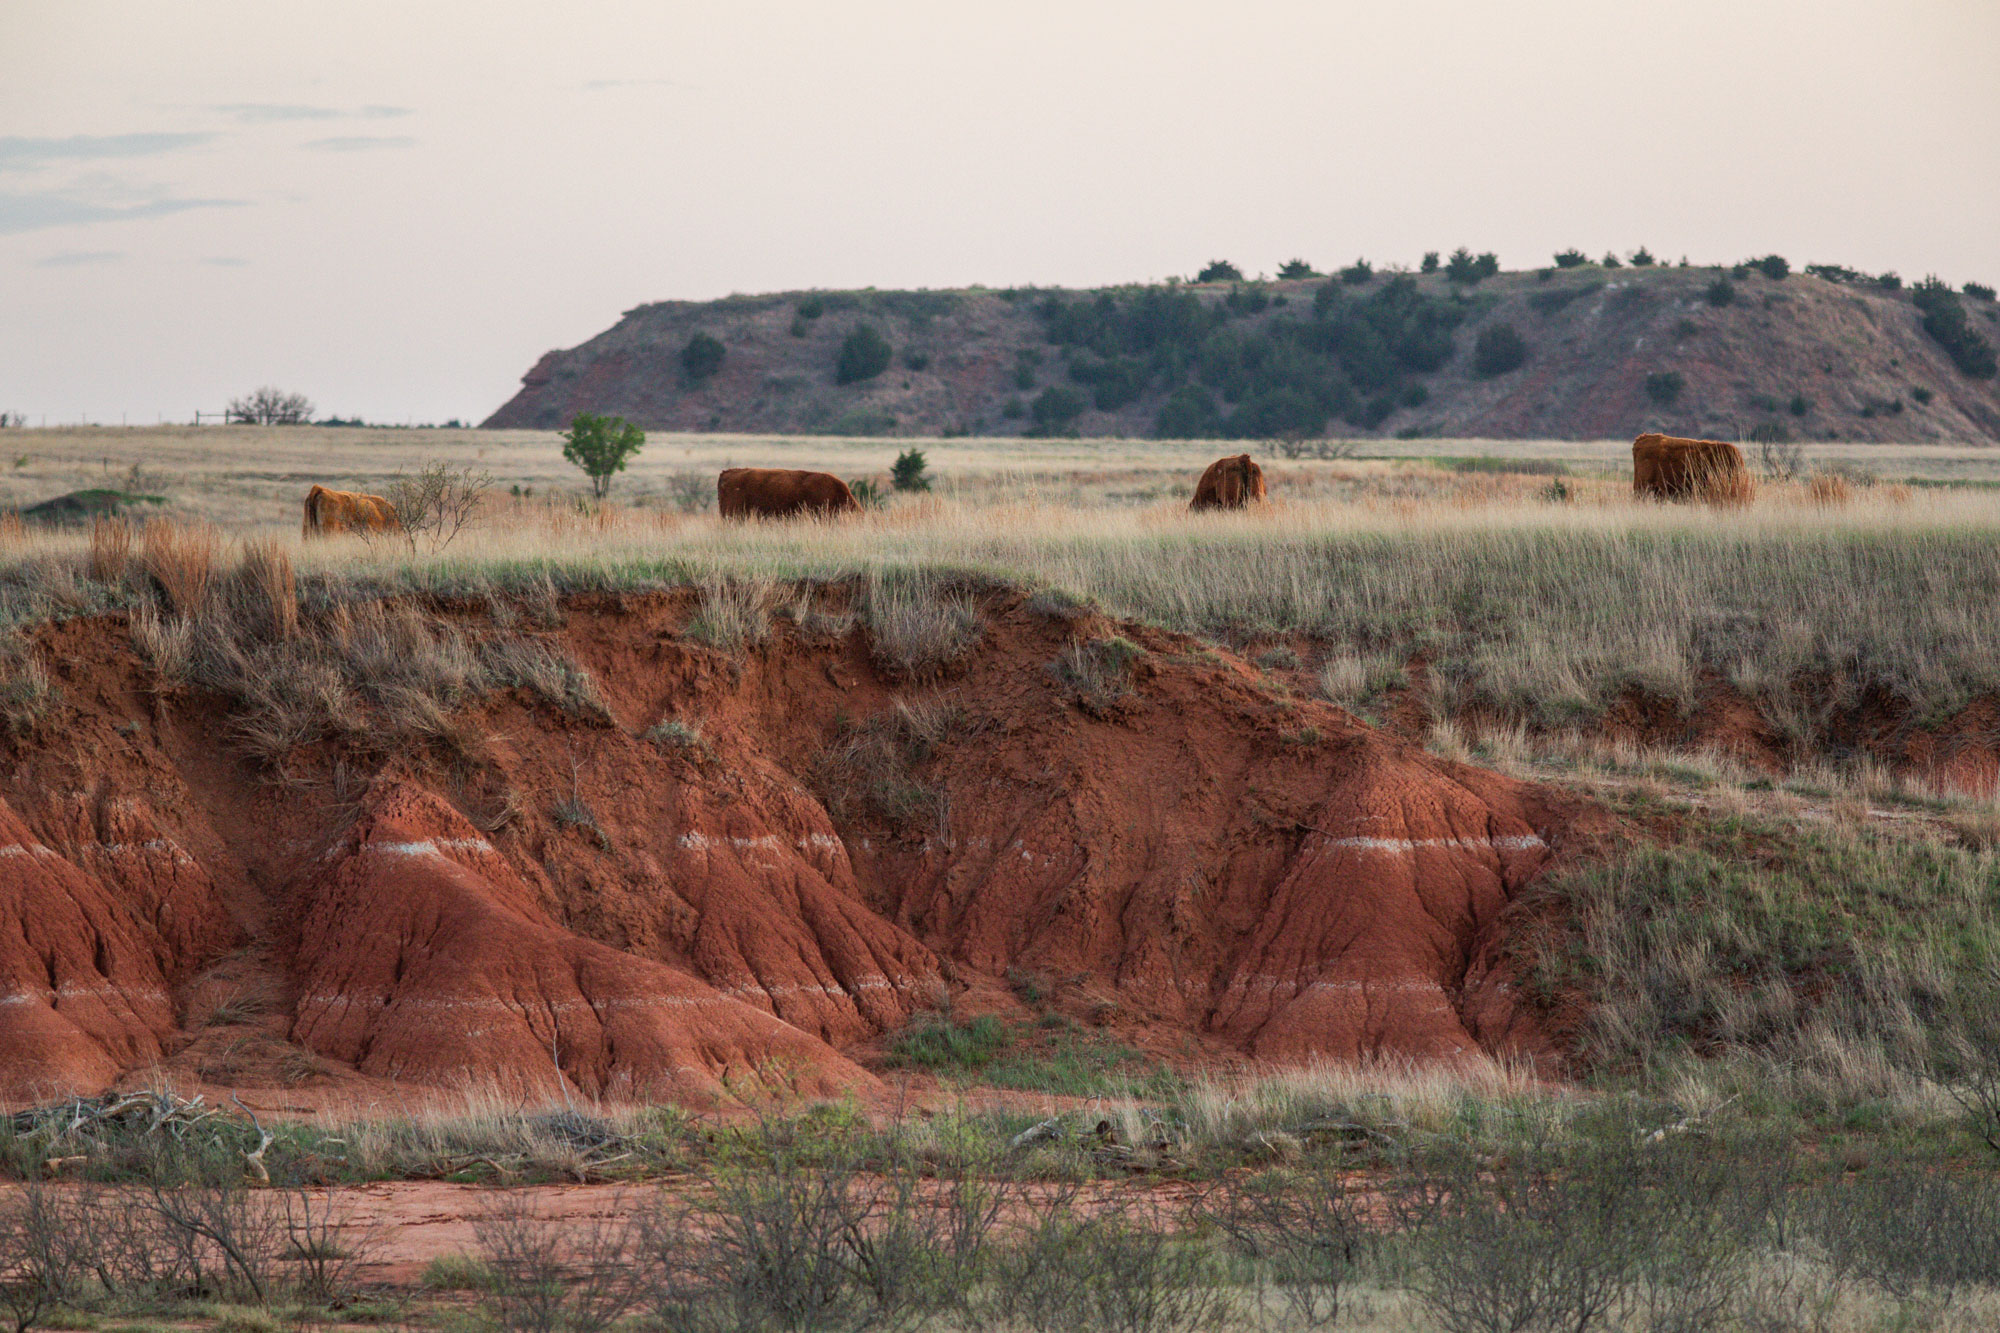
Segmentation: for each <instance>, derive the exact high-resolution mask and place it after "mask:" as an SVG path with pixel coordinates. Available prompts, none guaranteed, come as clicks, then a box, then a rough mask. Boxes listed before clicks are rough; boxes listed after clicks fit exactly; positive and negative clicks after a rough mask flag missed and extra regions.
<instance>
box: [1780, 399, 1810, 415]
mask: <svg viewBox="0 0 2000 1333" xmlns="http://www.w3.org/2000/svg"><path fill="white" fill-rule="evenodd" d="M1786 408H1787V410H1789V411H1790V412H1791V414H1792V415H1793V416H1795V417H1802V416H1804V415H1805V414H1806V413H1808V412H1810V411H1812V399H1810V398H1808V397H1806V396H1805V395H1804V394H1802V393H1795V394H1793V395H1792V401H1791V402H1790V403H1787V404H1786Z"/></svg>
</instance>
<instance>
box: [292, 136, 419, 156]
mask: <svg viewBox="0 0 2000 1333" xmlns="http://www.w3.org/2000/svg"><path fill="white" fill-rule="evenodd" d="M416 142H417V141H416V140H415V139H412V138H411V137H410V136H409V135H407V134H341V135H335V136H334V137H333V138H331V139H309V140H307V141H306V143H305V145H304V146H305V147H307V148H310V149H312V150H313V151H314V152H317V153H365V152H369V151H371V150H373V149H377V148H409V147H411V146H413V145H414V144H415V143H416Z"/></svg>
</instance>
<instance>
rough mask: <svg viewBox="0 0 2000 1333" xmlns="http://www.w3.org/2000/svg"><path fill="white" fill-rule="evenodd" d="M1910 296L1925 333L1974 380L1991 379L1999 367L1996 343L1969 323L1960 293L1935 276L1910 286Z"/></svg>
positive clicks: (1953, 362)
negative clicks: (1988, 340) (1918, 313)
mask: <svg viewBox="0 0 2000 1333" xmlns="http://www.w3.org/2000/svg"><path fill="white" fill-rule="evenodd" d="M1910 299H1911V301H1913V302H1914V303H1915V305H1916V307H1917V309H1918V310H1921V311H1922V312H1923V316H1924V332H1925V333H1928V334H1930V336H1931V337H1933V338H1935V339H1936V340H1937V342H1938V344H1939V345H1940V346H1941V347H1943V348H1944V350H1945V351H1946V352H1947V353H1948V354H1949V355H1950V356H1951V359H1952V364H1954V365H1956V366H1957V367H1958V368H1959V370H1960V371H1961V372H1962V373H1964V374H1966V375H1970V376H1971V377H1972V378H1974V379H1982V380H1985V379H1992V378H1993V376H1994V373H1995V371H1996V369H2000V366H1996V363H1995V358H1994V353H1993V344H1992V343H1989V342H1987V341H1986V339H1984V338H1983V337H1981V336H1980V335H1979V334H1977V333H1974V332H1973V331H1972V328H1971V326H1970V325H1968V324H1967V323H1966V319H1965V306H1964V304H1963V303H1962V302H1961V301H1960V300H1959V299H1958V294H1957V293H1956V292H1954V291H1952V289H1951V288H1950V287H1948V286H1946V285H1945V284H1944V283H1943V282H1941V281H1940V280H1938V279H1937V278H1935V277H1930V278H1925V279H1924V280H1923V281H1922V282H1920V283H1918V284H1917V285H1916V286H1914V287H1912V288H1911V289H1910Z"/></svg>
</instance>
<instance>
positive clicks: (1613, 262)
mask: <svg viewBox="0 0 2000 1333" xmlns="http://www.w3.org/2000/svg"><path fill="white" fill-rule="evenodd" d="M1599 262H1600V263H1602V264H1603V265H1604V267H1606V268H1624V267H1625V265H1623V264H1622V263H1620V262H1619V260H1618V256H1617V255H1615V254H1613V253H1612V252H1611V251H1609V250H1606V251H1605V252H1604V258H1603V259H1602V260H1600V261H1599Z"/></svg>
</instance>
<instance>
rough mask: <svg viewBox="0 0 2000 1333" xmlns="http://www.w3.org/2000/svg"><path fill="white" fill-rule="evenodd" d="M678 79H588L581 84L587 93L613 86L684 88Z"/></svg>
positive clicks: (606, 89) (685, 85)
mask: <svg viewBox="0 0 2000 1333" xmlns="http://www.w3.org/2000/svg"><path fill="white" fill-rule="evenodd" d="M689 86H690V85H688V84H685V83H682V82H681V81H680V80H679V79H590V80H588V81H586V82H585V83H584V85H583V90H584V91H585V92H587V93H601V92H608V91H610V90H611V89H613V88H686V87H689Z"/></svg>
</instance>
